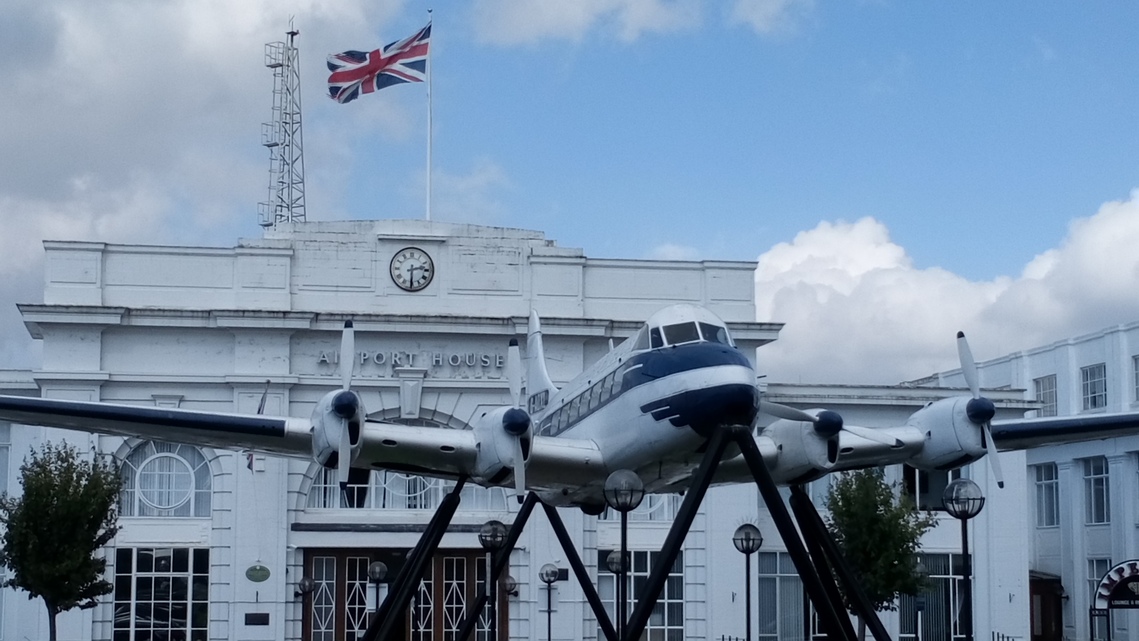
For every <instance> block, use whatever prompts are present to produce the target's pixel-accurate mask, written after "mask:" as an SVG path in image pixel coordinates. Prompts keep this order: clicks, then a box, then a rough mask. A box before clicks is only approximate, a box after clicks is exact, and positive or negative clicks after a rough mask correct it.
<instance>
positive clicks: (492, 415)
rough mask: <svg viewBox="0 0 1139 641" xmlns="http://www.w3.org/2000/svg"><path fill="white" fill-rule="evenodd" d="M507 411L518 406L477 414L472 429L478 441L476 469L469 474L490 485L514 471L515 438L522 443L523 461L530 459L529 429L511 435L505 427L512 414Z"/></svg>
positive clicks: (496, 483)
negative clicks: (477, 416)
mask: <svg viewBox="0 0 1139 641" xmlns="http://www.w3.org/2000/svg"><path fill="white" fill-rule="evenodd" d="M510 412H518V410H517V409H514V408H509V407H500V408H497V409H494V410H491V411H489V412H486V413H485V414H483V415H481V416H479V418H478V420H476V421H475V425H474V431H475V435H476V437H477V438H476V441H477V442H478V454H477V455H476V457H475V469H474V474H473V475H472V476H473V477H474V479H475V480H477V481H481V482H485V483H489V484H492V485H501V484H504V483H505V482H506V481H507V480H508V479H509V478H511V475H512V473H513V471H514V470H513V461H514V453H515V441H516V440H521V442H522V456H523V461H524V464H528V463H529V459H530V450H531V448H530V438H531V431H530V429H529V428H527V429H526V430H525V431H524V432H522V433H521V434H520V435H519V436H513V435H512V434H511V433H510V432H509V431H508V430H507V429H506V428H505V427H504V419H506V421H505V423H511V420H510V419H512V418H514V417H513V415H512V414H509V413H510Z"/></svg>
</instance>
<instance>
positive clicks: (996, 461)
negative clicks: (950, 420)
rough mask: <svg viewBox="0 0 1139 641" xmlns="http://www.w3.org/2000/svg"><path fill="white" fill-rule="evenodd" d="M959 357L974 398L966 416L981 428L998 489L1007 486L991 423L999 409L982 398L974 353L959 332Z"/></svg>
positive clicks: (970, 400) (962, 334)
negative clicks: (990, 426)
mask: <svg viewBox="0 0 1139 641" xmlns="http://www.w3.org/2000/svg"><path fill="white" fill-rule="evenodd" d="M957 357H958V358H959V359H960V360H961V374H962V376H964V377H965V384H966V385H968V386H969V392H970V393H971V394H972V395H973V398H971V399H969V403H968V404H966V405H965V415H966V416H967V417H969V420H970V421H971V422H973V423H975V424H977V425H979V426H981V441H982V444H983V445H984V446H985V450H986V451H987V452H988V457H987V458H988V459H989V465H990V466H991V467H992V468H993V478H994V479H996V481H997V487H1001V488H1003V487H1004V486H1005V480H1004V475H1002V474H1001V459H1000V458H999V457H998V456H997V444H996V443H994V442H993V433H992V431H991V430H990V428H989V423H990V422H991V421H992V420H993V416H996V413H997V408H996V406H995V405H993V402H992V401H990V400H989V399H987V398H985V397H984V396H981V384H980V377H979V376H978V375H977V361H975V360H973V352H972V351H971V350H970V349H969V341H967V340H965V332H957Z"/></svg>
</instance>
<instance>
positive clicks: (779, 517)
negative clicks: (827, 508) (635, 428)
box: [360, 426, 890, 641]
mask: <svg viewBox="0 0 1139 641" xmlns="http://www.w3.org/2000/svg"><path fill="white" fill-rule="evenodd" d="M732 441H734V442H735V443H736V444H737V445H738V446H739V449H740V452H741V454H742V455H743V457H744V460H745V461H746V463H747V465H748V468H749V470H750V471H751V473H752V476H753V477H754V480H755V483H756V486H757V487H758V488H759V493H760V496H761V497H762V498H763V501H764V503H765V504H766V505H767V509H768V511H769V512H770V514H771V519H772V521H774V523H775V526H776V529H778V530H779V534H780V536H781V537H782V539H783V542H784V544H785V545H786V547H787V554H788V555H789V556H790V557H791V560H792V562H793V563H794V565H795V570H796V572H798V574H799V577H800V578H801V579H802V581H803V587H804V589H805V594H806V596H807V597H808V598H809V599H810V602H811V603H812V604H813V605H814V607H815V611H816V612H817V614H818V616H819V620H820V622H821V624H822V627H823V630H824V632H825V633H826V634H827V636H828V637H829V638H831V639H834V640H836V641H855V640H856V638H857V637H856V635H855V632H854V628H853V626H852V625H851V622H850V619H849V617H847V616H846V610H845V607H844V606H843V602H842V597H841V595H840V593H839V590H838V585H837V584H836V583H835V575H836V574H837V575H838V579H839V580H840V581H841V582H842V584H843V587H844V589H845V590H846V593H847V594H848V595H849V596H850V598H851V600H852V601H853V602H854V605H855V609H856V610H857V611H858V613H859V616H861V617H862V618H863V620H864V621H866V623H867V626H868V627H869V628H870V630H871V632H872V633H873V635H874V638H875V640H876V641H890V637H889V635H888V633H887V632H886V629H885V627H883V625H882V623H881V621H880V620H879V619H878V616H877V613H876V612H875V610H874V609H873V607H872V606H871V604H870V602H869V599H868V598H867V597H866V595H865V592H863V591H862V589H861V587H860V585H859V584H858V581H857V579H856V577H855V576H854V574H853V572H852V571H851V569H850V567H849V566H848V565H847V564H846V562H845V560H844V559H843V558H842V555H841V553H840V552H839V550H838V547H837V545H836V544H835V542H834V540H833V539H832V538H831V536H830V533H829V532H827V530H826V526H825V524H823V521H822V519H821V518H820V517H819V514H818V511H817V510H816V509H815V507H814V505H813V504H812V503H811V501H810V498H809V497H807V495H806V494H805V493H804V492H803V490H802V488H801V487H798V486H796V487H793V488H792V493H791V506H792V509H793V510H794V511H795V517H796V520H797V521H798V528H799V529H796V523H795V520H793V519H792V517H791V514H790V513H789V512H788V510H787V506H786V505H784V503H783V498H782V497H781V496H780V494H779V488H778V486H777V485H776V484H775V481H774V479H772V478H771V473H770V472H769V471H768V470H767V466H766V465H765V464H764V462H763V457H762V455H761V454H760V452H759V448H758V447H756V444H755V440H754V438H753V437H752V434H751V430H750V429H749V428H748V427H747V426H731V427H724V428H722V429H718V430H714V431H713V432H712V435H711V437H710V438H709V439H708V443H707V447H706V450H705V453H704V458H703V459H702V460H701V462H700V466H699V467H698V468H697V469H696V472H695V473H694V474H693V477H692V483H691V485H690V487H689V489H688V491H687V492H686V493H685V495H684V500H683V502H682V503H681V506H680V509H679V510H678V512H677V515H676V518H675V520H674V521H673V524H672V527H671V528H670V529H669V532H668V536H667V537H666V538H665V542H664V545H663V546H662V547H661V550H660V554H659V555H658V556H657V559H656V562H655V563H654V564H653V567H652V569H651V570H650V573H649V577H648V580H647V581H646V582H645V585H644V587H643V589H642V594H640V595H639V600H638V601H637V604H636V607H635V608H634V609H633V612H632V614H631V615H630V617H629V620H628V622H626V623H625V624H624V625H623V626H622V627H623V629H622V635H621V637H620V638H618V636H617V631H616V629H615V628H614V626H613V622H612V621H611V620H610V618H609V615H608V613H606V611H605V607H604V604H603V603H602V602H601V597H600V596H599V595H598V593H597V589H596V587H594V584H593V581H592V579H591V577H590V576H589V571H588V569H587V568H586V567H585V564H584V563H582V560H581V556H580V555H579V554H578V552H577V549H576V548H575V547H574V543H573V541H572V539H571V538H570V535H569V532H568V531H567V530H566V527H565V524H564V523H563V521H562V519H561V517H560V516H559V515H558V512H557V509H556V508H554V507H552V506H549V505H546V504H542V508H543V510H544V511H545V513H546V516H547V517H548V518H549V521H550V525H551V527H553V529H554V534H555V535H556V536H557V538H558V542H559V543H560V544H561V546H562V549H563V551H564V552H565V553H566V558H567V559H568V561H569V563H570V566H571V567H572V568H573V571H574V574H575V576H576V578H577V580H578V583H579V584H580V586H581V589H582V591H583V592H584V593H585V597H586V599H587V600H588V601H589V604H590V606H591V607H592V609H593V612H594V615H595V616H596V617H597V622H598V626H599V627H600V628H601V632H602V634H603V635H604V637H605V638H606V639H607V641H630V640H635V639H640V638H641V636H642V635H643V633H644V630H645V627H646V626H647V624H648V620H649V616H650V615H651V613H652V611H653V608H654V607H655V606H656V603H657V601H658V600H659V599H660V595H661V594H662V593H663V591H664V587H665V583H666V581H667V579H668V575H669V573H670V571H671V569H672V566H673V564H674V563H675V562H676V559H677V557H678V556H679V554H680V551H681V548H682V547H683V545H684V538H685V536H686V535H687V533H688V530H689V528H690V527H691V526H692V522H693V520H695V518H696V514H697V512H698V510H699V508H700V504H701V503H702V502H703V500H704V496H705V494H706V493H707V491H708V487H709V486H710V485H711V483H712V478H713V476H714V475H715V472H716V468H717V467H718V466H719V464H720V459H721V458H723V456H724V452H725V450H726V449H727V446H728V444H729V443H730V442H732ZM462 486H463V481H462V480H460V482H459V483H458V484H457V485H456V486H455V488H454V489H453V490H452V491H451V493H450V494H448V495H447V497H446V498H445V499H444V500H443V502H442V503H441V504H440V506H439V509H438V510H437V511H436V513H435V515H434V516H433V517H432V519H431V522H430V523H429V524H428V526H427V530H426V531H425V532H424V534H423V537H422V538H421V539H420V541H419V543H418V544H417V545H416V547H415V549H414V550H413V551H412V553H411V554H410V555H409V558H408V562H407V563H405V564H404V567H403V568H402V569H401V570H400V573H399V575H398V576H397V578H396V580H395V582H394V584H393V586H392V588H391V590H390V591H389V593H388V597H387V598H386V599H384V603H383V604H382V605H381V606H380V608H379V611H378V612H377V613H376V617H375V619H374V620H373V621H372V624H371V625H369V626H368V629H367V630H366V631H365V632H364V633H363V634H362V635H361V636H360V640H361V641H377V640H379V639H382V640H383V641H389V640H391V639H392V636H391V635H392V633H393V631H394V629H395V625H396V619H397V617H394V616H391V614H393V613H396V612H402V611H404V610H405V609H406V608H407V606H408V603H409V601H410V599H411V596H412V594H413V593H414V590H416V589H418V587H419V581H420V579H421V578H422V576H423V572H424V570H425V568H426V563H427V561H429V560H430V559H431V558H432V557H433V556H434V555H435V552H436V550H437V549H438V547H439V543H440V541H441V540H442V538H443V534H444V533H445V532H446V530H447V526H448V525H449V524H450V522H451V519H452V518H453V517H454V514H455V510H456V509H457V508H458V505H459V492H460V491H461V489H462ZM538 502H539V500H538V498H537V495H535V494H534V493H533V492H531V493H530V494H528V495H527V497H526V501H525V503H523V505H522V508H521V509H520V510H519V512H518V515H517V516H516V517H515V520H514V523H513V524H512V525H511V527H510V530H509V533H508V535H507V540H506V543H505V545H503V547H502V549H500V550H498V551H496V552H495V553H494V554H493V559H492V569H491V570H492V571H491V574H492V576H491V577H490V581H491V582H492V583H497V581H498V579H499V577H500V576H501V574H502V571H503V570H504V569H505V568H506V566H507V564H508V563H509V561H510V553H511V551H512V550H513V549H514V546H515V545H516V544H517V542H518V538H519V536H520V535H521V533H522V530H523V528H524V527H525V525H526V523H527V521H528V520H529V517H530V515H531V513H532V512H533V509H534V506H535V505H537V504H538ZM800 532H801V533H802V534H801V535H800ZM804 541H806V543H805V544H804ZM808 547H809V548H810V550H808ZM547 589H552V588H550V586H547ZM547 597H550V595H549V594H548V595H547ZM487 598H488V595H487V594H486V593H485V591H483V593H482V594H480V595H479V597H478V598H477V599H476V600H475V601H474V602H473V603H472V604H471V606H470V607H469V609H468V610H467V612H466V615H465V618H464V621H463V625H462V627H461V628H460V631H459V636H458V637H457V638H458V639H460V640H462V641H466V640H467V639H468V638H469V637H470V634H471V632H473V631H474V628H475V625H476V623H477V621H478V617H479V613H480V612H482V610H483V608H485V607H486V602H487ZM495 623H497V622H492V625H493V624H495Z"/></svg>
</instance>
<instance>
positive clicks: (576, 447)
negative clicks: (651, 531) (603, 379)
mask: <svg viewBox="0 0 1139 641" xmlns="http://www.w3.org/2000/svg"><path fill="white" fill-rule="evenodd" d="M0 421H10V422H13V423H21V424H25V425H40V426H45V427H59V428H64V429H71V430H78V431H82V432H93V433H97V434H110V435H115V436H124V437H137V438H144V439H151V440H158V441H167V442H172V443H186V444H190V445H200V446H206V447H216V448H222V449H231V450H253V451H258V452H264V453H267V454H275V455H281V456H289V457H295V458H304V459H309V460H312V459H313V434H314V429H313V423H312V421H311V420H309V419H306V418H289V417H274V416H261V415H256V414H227V413H217V412H202V411H196V410H186V409H173V408H162V407H150V406H134V405H116V404H110V403H92V402H81V401H66V400H60V399H47V398H37V397H26V396H0ZM490 446H491V444H490V443H485V444H480V442H479V438H478V435H477V434H476V432H475V431H473V430H459V429H445V428H433V427H415V426H408V425H397V424H393V423H382V422H378V421H371V420H368V421H366V422H364V424H363V425H362V426H361V429H360V443H359V454H358V455H357V457H356V458H355V460H354V461H353V462H352V466H353V467H355V468H372V469H388V470H393V471H398V472H406V473H409V474H420V475H423V476H432V477H439V478H449V479H454V478H457V477H460V476H468V477H471V478H472V480H473V481H475V482H479V483H481V484H488V485H499V484H503V483H502V482H501V480H498V479H496V481H497V482H487V479H486V478H480V473H481V476H482V477H486V476H489V474H488V473H487V472H488V469H489V467H488V465H487V464H486V463H485V462H484V461H480V458H479V457H480V451H482V452H485V451H487V450H492V449H493V448H492V447H490ZM527 468H528V469H529V470H531V474H530V476H531V478H530V483H529V484H530V485H531V486H533V487H537V488H562V487H566V486H567V485H572V484H574V483H577V482H582V481H586V482H590V481H594V480H596V478H597V477H600V478H601V479H602V480H603V479H604V475H605V473H606V472H605V470H604V464H603V461H602V457H601V453H600V451H598V449H597V446H596V444H594V443H593V441H583V440H581V439H568V438H555V437H543V436H535V437H533V445H532V448H531V452H530V456H529V458H528V466H527Z"/></svg>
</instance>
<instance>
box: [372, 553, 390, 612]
mask: <svg viewBox="0 0 1139 641" xmlns="http://www.w3.org/2000/svg"><path fill="white" fill-rule="evenodd" d="M387 576H388V565H387V564H386V563H384V562H383V561H372V562H371V563H370V564H369V565H368V580H369V581H371V582H372V585H374V586H376V607H375V608H373V610H372V611H373V612H375V611H378V610H379V609H380V584H381V583H383V582H384V578H386V577H387Z"/></svg>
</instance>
